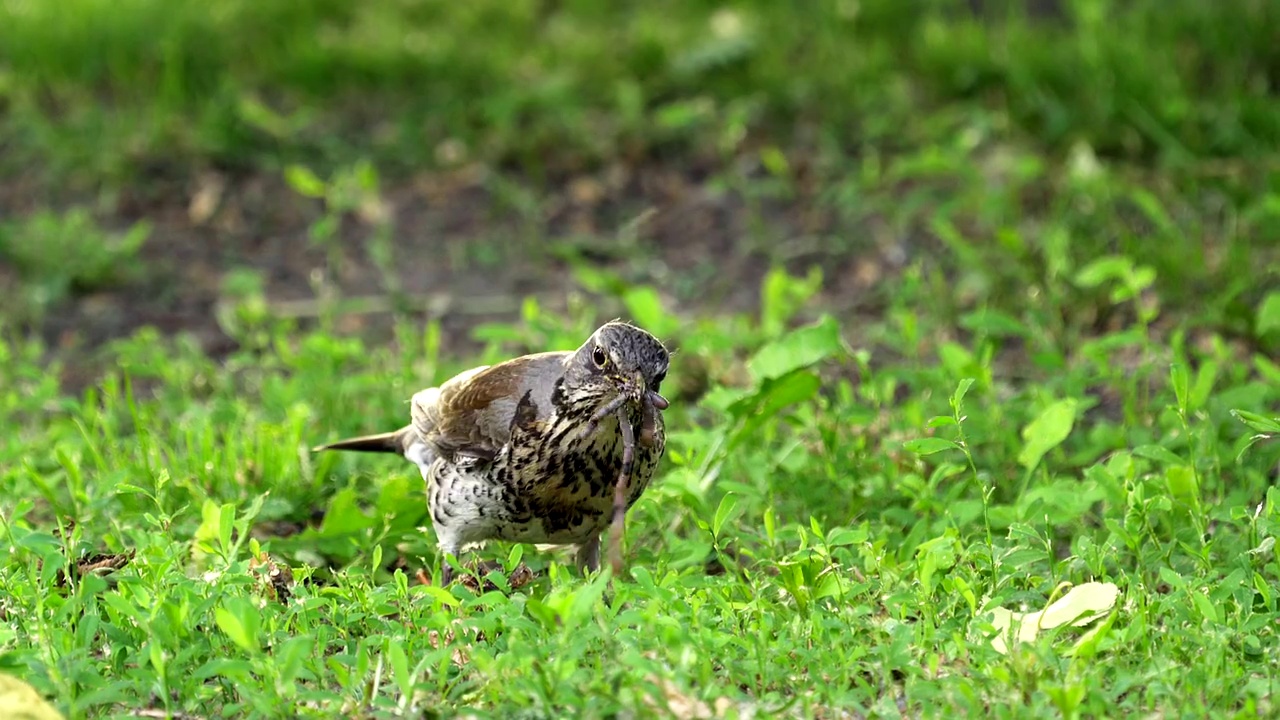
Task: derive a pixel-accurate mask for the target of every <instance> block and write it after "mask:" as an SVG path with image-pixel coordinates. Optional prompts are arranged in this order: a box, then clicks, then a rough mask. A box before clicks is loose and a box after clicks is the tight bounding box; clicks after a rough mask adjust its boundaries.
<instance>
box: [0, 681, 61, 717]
mask: <svg viewBox="0 0 1280 720" xmlns="http://www.w3.org/2000/svg"><path fill="white" fill-rule="evenodd" d="M0 717H2V718H6V720H62V714H61V713H59V712H58V711H57V710H56V709H54V707H53V706H52V705H50V704H49V703H48V702H47V701H45V699H44V698H42V697H40V693H38V692H36V689H35V688H33V687H31V686H30V685H28V684H27V683H25V682H23V681H22V680H19V679H18V678H16V677H14V676H12V675H6V674H4V673H0Z"/></svg>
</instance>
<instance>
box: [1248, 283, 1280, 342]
mask: <svg viewBox="0 0 1280 720" xmlns="http://www.w3.org/2000/svg"><path fill="white" fill-rule="evenodd" d="M1254 331H1255V332H1256V333H1257V334H1258V335H1266V334H1268V333H1272V332H1280V290H1272V291H1271V292H1269V293H1267V296H1266V297H1264V298H1263V299H1262V302H1261V303H1258V315H1257V319H1256V320H1255V321H1254Z"/></svg>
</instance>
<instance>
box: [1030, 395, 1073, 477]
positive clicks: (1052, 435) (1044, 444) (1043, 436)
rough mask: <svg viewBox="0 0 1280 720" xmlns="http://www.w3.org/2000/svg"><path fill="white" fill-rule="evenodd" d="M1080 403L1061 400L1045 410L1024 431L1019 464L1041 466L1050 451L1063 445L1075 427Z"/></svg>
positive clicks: (1031, 466) (1071, 400)
mask: <svg viewBox="0 0 1280 720" xmlns="http://www.w3.org/2000/svg"><path fill="white" fill-rule="evenodd" d="M1078 407H1079V401H1077V400H1075V399H1070V398H1069V399H1066V400H1059V401H1058V402H1056V403H1054V404H1052V405H1050V406H1049V407H1047V408H1045V409H1044V410H1043V411H1042V412H1041V413H1040V415H1039V416H1038V417H1037V418H1036V419H1035V420H1032V421H1031V422H1030V423H1029V424H1028V425H1027V426H1026V427H1025V428H1023V429H1022V439H1023V441H1024V444H1023V446H1022V452H1020V453H1018V464H1020V465H1022V466H1023V467H1025V468H1028V469H1030V468H1033V467H1035V466H1036V465H1039V464H1040V460H1041V459H1043V458H1044V456H1045V454H1047V453H1048V452H1049V451H1050V450H1052V449H1054V448H1055V447H1057V446H1058V445H1060V444H1062V441H1064V440H1066V439H1067V436H1068V435H1070V434H1071V428H1072V426H1073V425H1075V421H1076V410H1077V408H1078Z"/></svg>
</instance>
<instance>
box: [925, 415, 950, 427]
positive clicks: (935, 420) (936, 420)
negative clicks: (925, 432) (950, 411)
mask: <svg viewBox="0 0 1280 720" xmlns="http://www.w3.org/2000/svg"><path fill="white" fill-rule="evenodd" d="M956 424H958V423H956V419H955V418H953V417H951V416H950V415H938V416H937V417H932V418H929V422H927V423H925V424H924V426H925V427H927V428H940V427H947V426H949V425H956Z"/></svg>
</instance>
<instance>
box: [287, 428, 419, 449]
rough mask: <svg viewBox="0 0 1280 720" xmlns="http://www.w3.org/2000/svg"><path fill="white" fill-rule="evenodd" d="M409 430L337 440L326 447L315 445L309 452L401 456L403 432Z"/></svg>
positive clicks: (403, 447)
mask: <svg viewBox="0 0 1280 720" xmlns="http://www.w3.org/2000/svg"><path fill="white" fill-rule="evenodd" d="M407 430H409V428H403V429H400V430H393V431H391V432H384V433H378V434H377V435H361V436H360V437H353V438H346V439H344V440H337V441H335V442H331V443H328V444H326V445H317V446H316V447H313V448H311V452H320V451H321V450H354V451H355V452H375V453H395V454H396V455H402V454H404V451H405V446H404V441H405V432H406V431H407Z"/></svg>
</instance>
